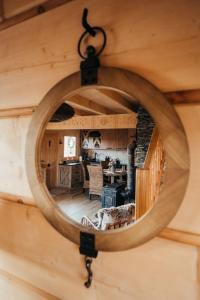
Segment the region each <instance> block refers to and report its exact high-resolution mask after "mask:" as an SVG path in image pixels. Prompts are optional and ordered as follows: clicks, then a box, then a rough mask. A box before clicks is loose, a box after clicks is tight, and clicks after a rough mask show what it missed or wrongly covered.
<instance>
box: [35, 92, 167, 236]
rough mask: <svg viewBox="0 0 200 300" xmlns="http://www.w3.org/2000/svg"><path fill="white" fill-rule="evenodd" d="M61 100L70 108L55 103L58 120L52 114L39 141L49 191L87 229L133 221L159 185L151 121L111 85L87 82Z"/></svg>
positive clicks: (160, 160) (160, 166)
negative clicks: (88, 85)
mask: <svg viewBox="0 0 200 300" xmlns="http://www.w3.org/2000/svg"><path fill="white" fill-rule="evenodd" d="M65 103H67V104H68V105H70V106H71V107H72V108H73V109H72V108H69V113H66V107H65V112H64V110H63V111H62V109H61V108H62V106H61V107H60V109H59V110H60V114H61V115H62V118H61V122H58V121H59V120H57V118H55V114H54V116H52V118H51V122H49V123H48V125H47V128H46V130H45V133H44V137H43V141H42V147H41V172H42V175H43V178H44V181H45V183H46V186H47V188H48V190H49V192H50V194H51V195H52V197H53V199H54V201H55V202H56V204H57V205H58V206H59V208H60V209H61V210H62V212H63V213H64V214H65V215H66V216H68V217H69V218H71V219H72V220H73V221H75V222H78V223H81V224H82V225H84V226H86V227H88V228H90V229H94V230H109V229H117V228H119V227H124V226H127V225H129V224H133V223H134V222H135V221H136V220H137V219H139V218H140V217H141V216H142V215H144V214H145V213H146V212H147V211H148V210H149V209H151V208H152V207H153V205H154V204H155V202H156V200H157V198H158V194H159V191H160V189H161V188H162V183H163V174H164V167H165V158H164V149H163V144H162V141H161V139H160V136H159V132H158V129H157V127H156V124H155V123H154V121H153V119H152V118H151V116H150V115H149V113H148V112H147V111H146V110H145V109H144V108H142V107H141V106H139V105H136V104H133V103H134V102H133V101H132V102H131V99H130V97H127V96H126V97H125V96H124V94H122V93H117V92H115V91H111V90H105V89H100V90H97V89H95V88H92V87H91V88H88V89H85V90H83V91H81V92H80V93H79V94H77V95H73V96H72V97H70V98H68V99H65ZM73 110H74V116H73ZM65 113H66V115H65ZM52 120H54V122H52ZM55 121H56V122H55Z"/></svg>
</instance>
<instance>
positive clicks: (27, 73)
mask: <svg viewBox="0 0 200 300" xmlns="http://www.w3.org/2000/svg"><path fill="white" fill-rule="evenodd" d="M85 6H87V7H88V8H89V12H90V15H89V16H90V17H89V18H90V21H91V23H92V24H94V25H98V26H99V25H100V26H101V25H102V26H103V27H104V28H105V29H106V32H107V33H108V45H107V47H106V50H105V52H104V55H103V57H102V64H103V65H110V66H118V67H119V66H120V67H124V68H128V69H129V70H133V71H136V72H138V73H139V74H141V75H144V76H145V77H146V78H147V79H149V80H150V81H152V82H153V83H155V84H156V85H157V86H158V87H159V88H160V89H161V90H163V91H175V90H186V89H194V88H200V83H199V76H200V54H199V53H200V42H199V31H200V27H199V14H200V2H199V1H198V0H182V1H180V0H170V1H157V0H152V1H145V0H135V1H131V0H127V1H125V2H124V1H122V0H102V1H98V0H92V1H89V0H76V1H72V2H70V3H68V4H66V5H63V6H62V7H59V8H57V9H54V10H51V11H49V12H47V13H45V14H43V15H41V16H38V17H35V18H33V19H30V20H27V21H26V22H24V23H20V24H19V25H16V26H14V27H11V28H9V29H7V30H4V31H1V32H0V40H1V44H0V108H1V109H8V108H12V107H18V108H19V107H27V106H28V107H30V106H37V104H38V103H39V102H40V101H41V99H42V97H43V95H44V94H45V93H46V92H47V91H48V90H49V89H50V88H51V87H52V86H53V85H54V84H55V83H56V82H57V81H59V80H60V79H62V78H63V77H64V76H66V75H68V74H70V73H72V72H74V71H77V70H78V68H79V62H80V60H79V57H78V55H77V52H76V43H77V40H78V38H79V36H80V33H81V32H82V28H81V26H80V24H81V14H82V8H83V7H85ZM176 110H177V112H178V114H179V116H180V118H181V120H182V122H183V125H184V127H185V130H186V133H187V136H188V141H189V147H190V155H191V172H190V179H189V184H188V187H187V192H186V195H185V197H184V202H183V204H182V206H181V208H180V210H179V212H178V213H177V215H176V217H175V218H174V219H173V221H172V222H171V223H170V224H169V227H170V228H171V229H172V230H171V231H169V230H168V231H165V234H164V233H163V234H162V235H161V236H162V238H155V239H154V240H152V241H151V242H149V243H147V244H145V245H143V246H142V247H139V248H136V249H132V250H130V251H125V252H119V253H100V254H99V257H98V259H97V260H96V261H95V262H94V265H93V270H94V284H93V286H92V287H91V289H89V290H87V289H86V288H85V287H84V286H83V282H84V280H85V278H86V272H85V269H84V263H83V259H82V257H80V255H79V252H78V247H77V246H76V245H74V244H72V243H71V242H69V241H67V240H65V239H64V238H63V237H62V236H61V235H60V234H59V233H57V232H56V231H55V230H54V229H53V228H52V227H51V225H49V224H48V223H47V222H46V221H45V219H44V217H43V216H42V215H41V213H40V211H39V210H38V208H37V207H35V206H34V199H33V196H32V193H31V190H30V187H29V184H28V181H27V176H26V170H25V144H26V142H27V130H28V126H29V124H30V120H31V114H29V116H22V117H18V116H16V117H13V116H11V114H10V110H8V111H7V118H6V119H5V118H4V119H0V129H1V131H0V162H1V167H0V192H1V193H0V196H1V198H2V200H1V201H0V220H1V221H0V222H1V223H0V224H1V226H0V298H1V299H11V300H12V299H14V300H16V299H17V300H18V299H20V300H23V299H24V300H27V299H28V300H29V299H34V300H35V299H62V300H63V299H64V300H65V299H66V300H77V299H83V300H93V299H105V300H107V299H109V300H110V299H115V300H118V299H120V300H121V299H122V300H132V299H137V300H147V299H148V300H149V299H154V300H168V299H172V300H178V299H181V300H197V299H199V298H200V281H199V272H200V263H199V262H200V218H199V211H200V201H199V194H200V185H199V178H200V156H199V146H200V144H199V141H200V125H199V118H200V104H195V105H189V104H188V105H177V106H176ZM4 117H5V111H4ZM172 201H173V195H172ZM166 232H168V234H166ZM166 238H168V239H170V238H171V239H174V240H175V241H172V240H167V239H166ZM177 241H179V242H182V243H179V242H177Z"/></svg>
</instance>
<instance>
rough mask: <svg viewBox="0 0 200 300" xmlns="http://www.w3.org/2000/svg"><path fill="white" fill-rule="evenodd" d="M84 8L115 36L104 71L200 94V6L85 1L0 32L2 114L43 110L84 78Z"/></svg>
mask: <svg viewBox="0 0 200 300" xmlns="http://www.w3.org/2000/svg"><path fill="white" fill-rule="evenodd" d="M84 7H88V9H89V11H90V22H91V24H94V25H98V26H102V27H103V28H104V29H105V31H106V33H107V37H108V43H107V46H106V49H105V51H104V52H103V53H102V56H101V65H104V66H115V67H121V68H125V69H129V70H130V71H133V72H137V73H138V74H140V75H142V76H144V77H146V78H147V79H148V80H150V81H151V82H152V83H154V84H155V85H156V86H158V87H159V88H160V90H162V91H178V90H180V91H181V90H188V89H198V88H200V84H199V80H198V78H199V76H200V67H199V61H200V60H199V53H200V42H199V25H198V20H199V14H200V6H199V1H197V0H182V1H179V0H173V3H172V2H171V1H169V2H166V1H157V0H152V1H151V2H148V3H147V2H146V1H145V0H136V1H131V0H127V1H126V2H124V1H122V0H109V1H107V0H102V1H99V0H93V1H88V0H87V1H85V0H77V1H72V2H69V3H68V4H65V5H62V6H61V7H58V8H56V9H54V10H51V11H49V12H47V13H45V14H43V15H40V16H38V17H36V18H32V19H30V20H28V21H26V22H23V23H21V24H18V25H17V26H14V27H12V28H9V29H7V30H4V31H1V32H0V40H1V47H0V85H1V93H0V107H1V108H6V107H15V106H35V105H38V104H39V102H40V101H41V99H42V98H43V96H44V95H45V94H46V93H47V91H48V90H49V89H50V88H51V87H52V86H53V85H54V84H56V82H58V81H59V80H61V79H62V78H64V77H66V76H68V75H69V74H71V73H73V72H75V71H76V70H78V68H79V63H80V58H79V56H78V54H77V52H76V45H77V42H78V39H79V37H80V34H81V33H82V31H83V30H82V27H81V16H82V11H83V8H84ZM166 24H170V26H166ZM133 28H134V30H133ZM19 36H20V40H19ZM9 41H12V42H9ZM99 43H100V41H97V44H99ZM95 44H96V43H95ZM11 58H12V59H11ZM13 62H15V63H14V64H13ZM24 87H26V88H24ZM5 99H6V101H5Z"/></svg>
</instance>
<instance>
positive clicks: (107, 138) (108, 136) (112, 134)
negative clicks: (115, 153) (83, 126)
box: [84, 129, 129, 150]
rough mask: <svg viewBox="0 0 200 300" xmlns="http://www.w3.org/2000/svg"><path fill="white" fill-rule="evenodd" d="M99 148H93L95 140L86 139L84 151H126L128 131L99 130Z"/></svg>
mask: <svg viewBox="0 0 200 300" xmlns="http://www.w3.org/2000/svg"><path fill="white" fill-rule="evenodd" d="M99 132H100V133H101V137H100V138H99V141H100V142H99V143H98V144H99V147H95V139H94V138H92V137H88V144H87V146H86V147H84V149H92V150H95V149H102V150H104V149H126V148H127V145H128V143H129V142H128V136H129V134H128V129H108V130H106V129H104V130H99Z"/></svg>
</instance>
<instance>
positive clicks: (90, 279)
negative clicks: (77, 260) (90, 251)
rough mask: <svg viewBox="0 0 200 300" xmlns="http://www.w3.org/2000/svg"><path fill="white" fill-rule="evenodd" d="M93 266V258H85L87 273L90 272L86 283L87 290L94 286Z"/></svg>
mask: <svg viewBox="0 0 200 300" xmlns="http://www.w3.org/2000/svg"><path fill="white" fill-rule="evenodd" d="M91 265H92V258H91V257H88V256H85V267H86V269H87V272H88V280H87V281H86V282H85V283H84V285H85V287H86V288H89V287H90V286H91V284H92V276H93V273H92V270H91Z"/></svg>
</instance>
